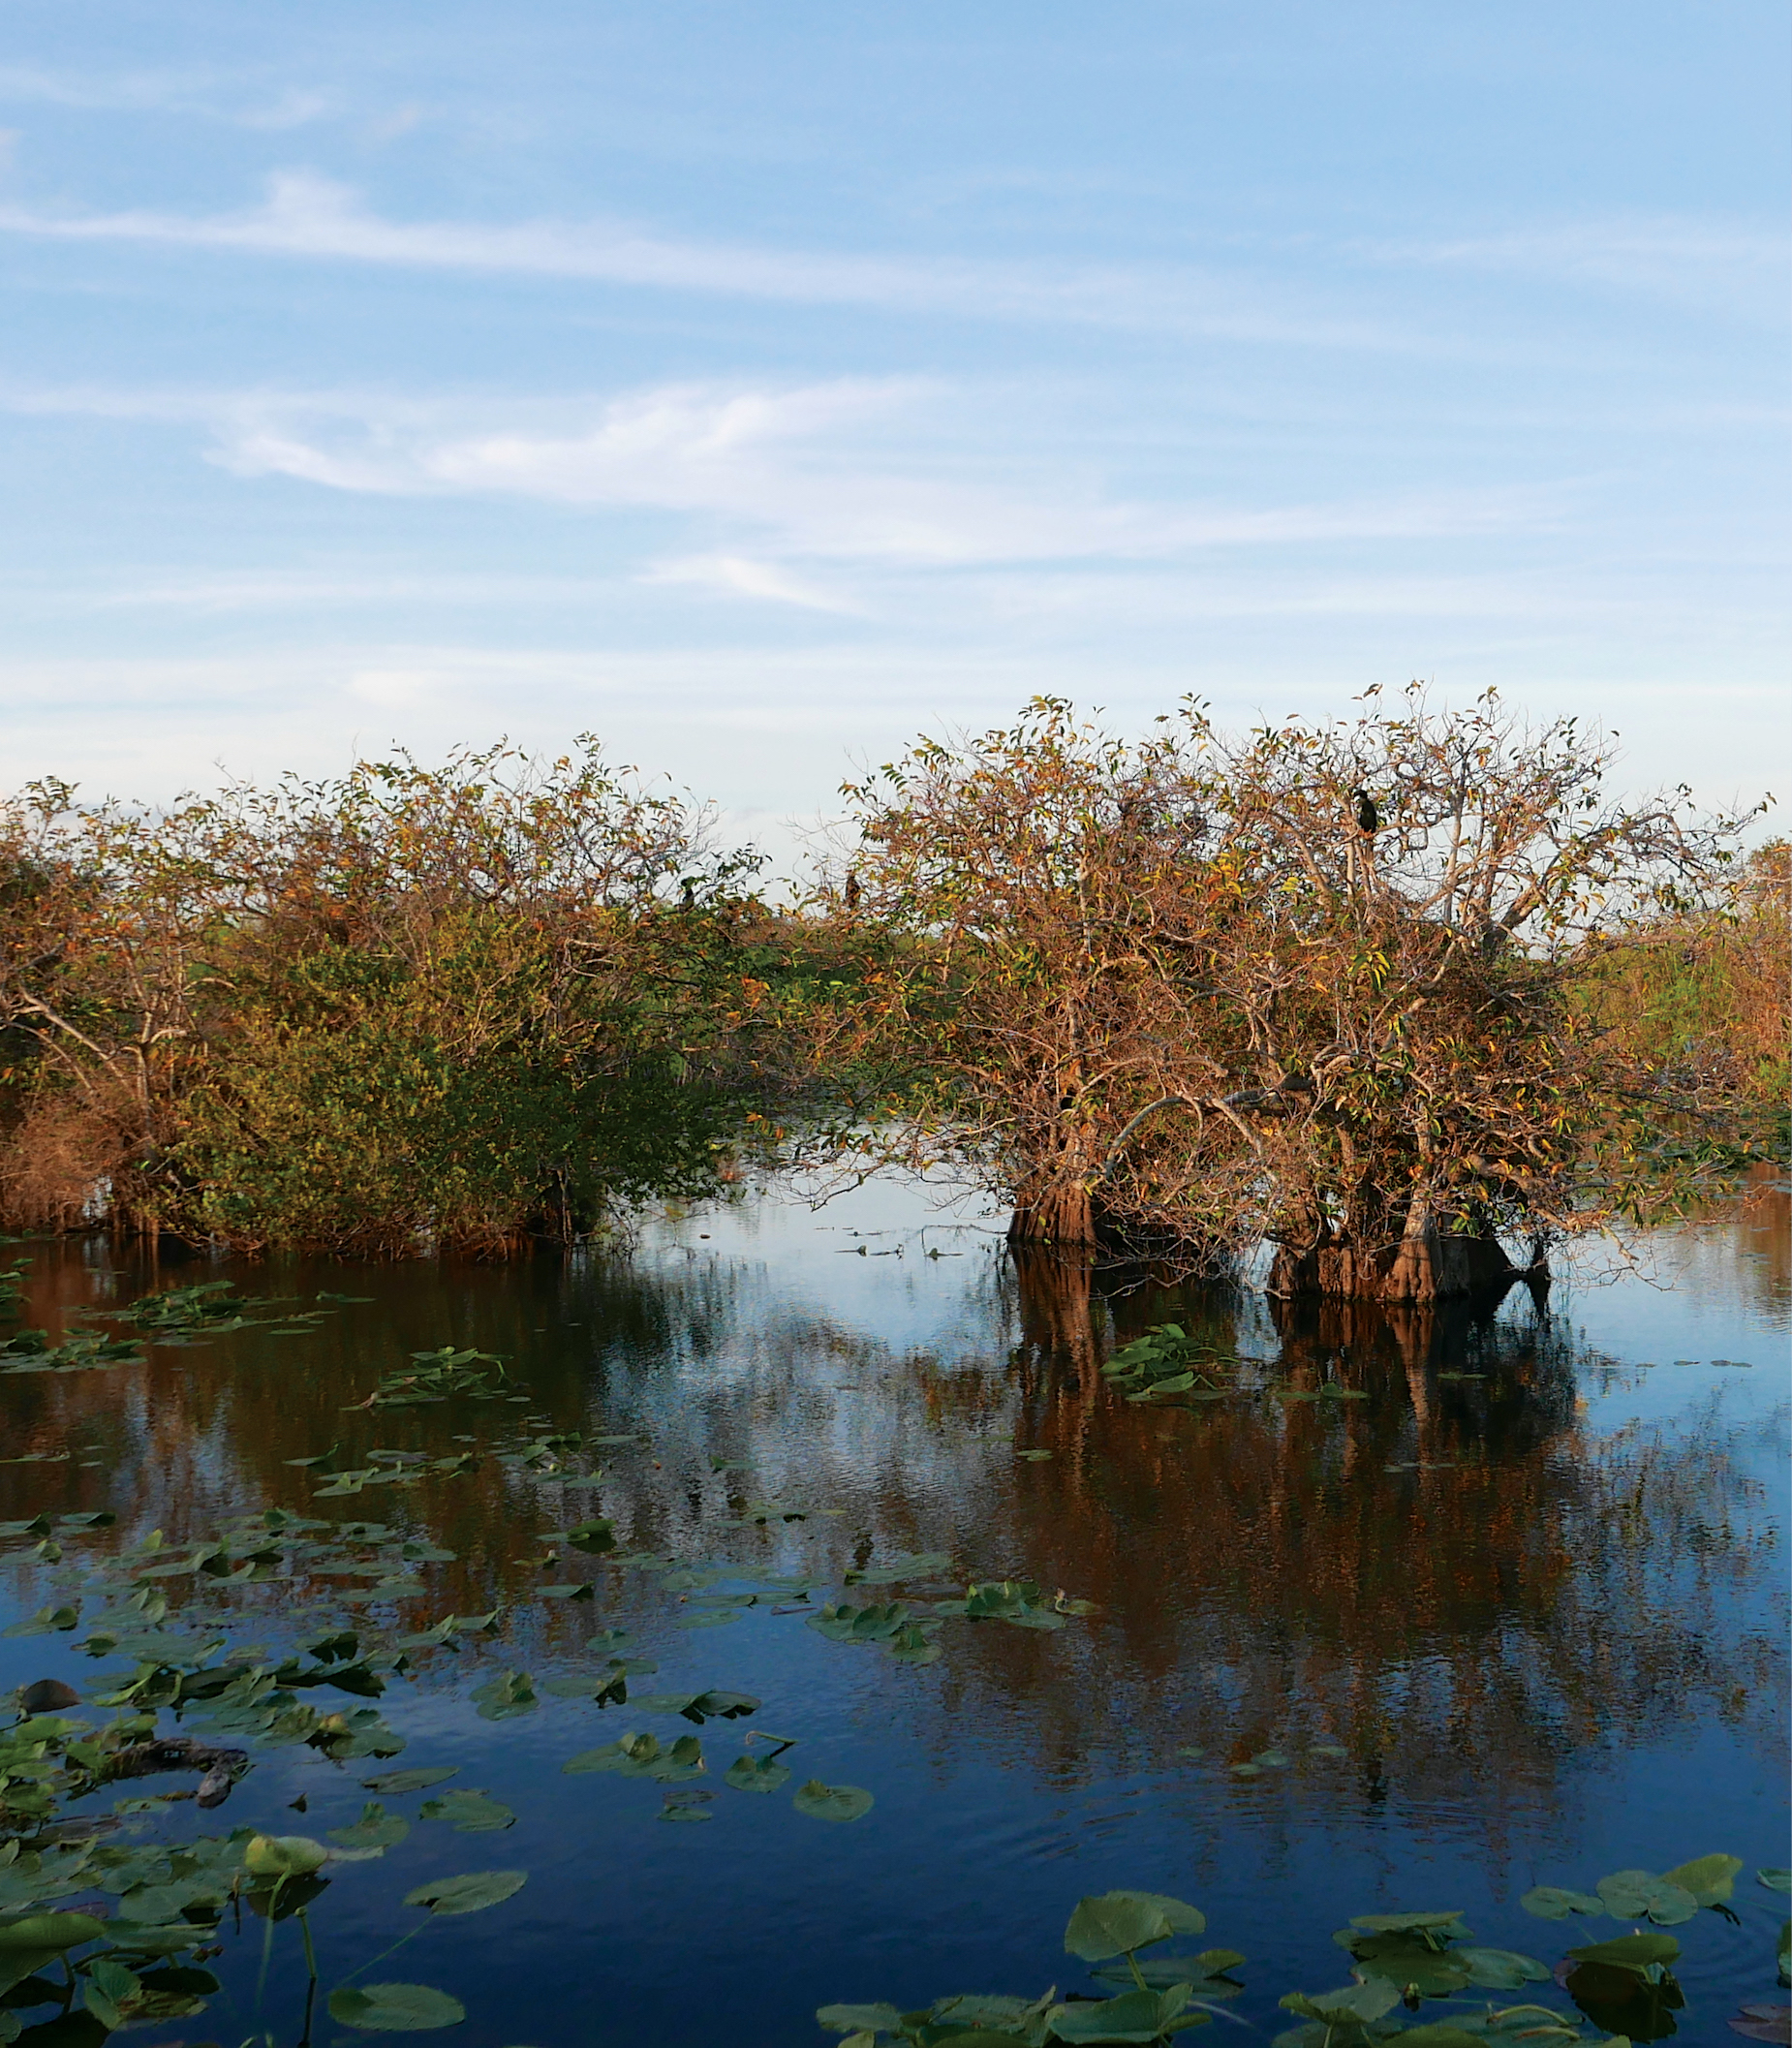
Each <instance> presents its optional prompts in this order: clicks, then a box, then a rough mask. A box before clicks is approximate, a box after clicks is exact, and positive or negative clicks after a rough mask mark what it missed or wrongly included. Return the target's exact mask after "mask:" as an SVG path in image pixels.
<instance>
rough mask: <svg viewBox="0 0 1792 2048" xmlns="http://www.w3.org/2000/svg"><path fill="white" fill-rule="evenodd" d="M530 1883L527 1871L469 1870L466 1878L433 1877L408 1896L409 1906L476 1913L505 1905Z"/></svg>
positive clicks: (452, 1912)
mask: <svg viewBox="0 0 1792 2048" xmlns="http://www.w3.org/2000/svg"><path fill="white" fill-rule="evenodd" d="M528 1881H529V1873H528V1872H527V1871H526V1870H482V1871H470V1872H468V1874H467V1875H466V1876H465V1877H432V1878H431V1879H430V1880H429V1882H428V1883H427V1884H419V1885H418V1886H417V1889H416V1890H415V1891H409V1892H406V1894H405V1904H406V1905H407V1906H426V1907H427V1908H429V1910H430V1911H431V1912H432V1913H443V1914H454V1913H477V1912H483V1911H484V1909H485V1908H486V1907H488V1906H502V1905H503V1904H504V1902H505V1900H507V1899H510V1898H514V1897H515V1895H516V1894H517V1893H518V1892H519V1891H521V1890H522V1888H523V1886H524V1885H525V1884H527V1883H528Z"/></svg>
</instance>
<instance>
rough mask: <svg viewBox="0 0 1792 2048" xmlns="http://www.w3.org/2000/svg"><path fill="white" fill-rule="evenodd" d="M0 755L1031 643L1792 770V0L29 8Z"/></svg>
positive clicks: (751, 688) (697, 765) (458, 717)
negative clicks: (1395, 692) (1413, 696)
mask: <svg viewBox="0 0 1792 2048" xmlns="http://www.w3.org/2000/svg"><path fill="white" fill-rule="evenodd" d="M0 22H3V23H4V27H5V33H4V35H0V131H3V133H0V278H3V280H4V303H5V309H6V310H5V317H4V320H3V321H0V437H3V441H4V453H3V458H0V478H3V479H4V488H3V490H0V729H3V736H4V761H5V767H4V770H3V771H0V785H4V786H9V787H16V786H17V785H18V784H19V783H21V782H22V781H24V780H25V779H26V778H28V777H31V776H37V775H43V774H56V775H60V776H63V777H67V778H69V779H70V780H73V781H76V782H77V783H79V784H80V785H81V786H82V787H83V789H84V790H85V791H88V792H89V793H92V794H99V793H101V792H102V791H105V792H111V793H116V794H119V795H124V796H131V797H138V798H142V799H147V800H152V801H161V800H165V799H167V798H168V797H170V796H171V795H173V794H174V793H175V792H176V791H178V790H180V789H181V788H184V787H207V786H212V785H215V784H216V783H217V782H218V781H219V780H220V779H221V778H222V777H223V776H225V775H237V776H247V777H252V778H265V777H271V776H273V775H275V774H277V773H279V772H280V771H281V770H283V769H289V768H290V769H294V770H297V771H299V772H301V773H304V774H307V775H323V774H328V773H333V772H337V771H339V770H340V769H342V768H343V767H345V766H346V765H347V764H348V763H349V761H350V760H353V759H354V758H355V756H356V755H357V754H362V755H374V756H382V755H384V754H386V753H387V752H388V751H389V750H390V749H391V748H392V747H393V746H394V745H403V746H408V747H409V748H411V749H412V750H413V751H414V752H416V753H417V755H418V756H419V757H421V758H424V759H427V760H436V759H440V758H441V756H442V755H443V754H444V753H445V752H446V751H447V750H448V748H450V747H452V746H454V745H456V744H483V743H485V742H488V741H491V740H493V739H496V738H497V737H499V736H500V735H508V736H510V738H511V739H513V740H515V741H517V742H519V743H521V744H523V745H525V746H527V747H530V748H538V749H543V750H547V751H549V752H553V751H558V750H560V749H563V748H564V747H566V746H567V745H568V744H569V743H570V742H571V741H572V739H573V737H574V735H576V734H578V733H580V732H586V731H591V732H595V733H597V734H598V735H600V736H601V738H602V740H603V742H604V744H605V747H606V750H607V751H608V752H609V754H610V755H611V756H612V758H613V759H615V760H620V761H628V762H634V763H638V764H639V765H640V766H641V767H642V768H644V769H647V770H650V771H654V772H656V773H658V772H662V771H663V772H665V773H667V774H669V775H670V776H671V777H672V778H673V780H674V781H675V782H676V783H677V784H679V785H681V786H685V787H689V788H690V789H692V790H694V791H696V792H697V793H698V794H700V795H702V796H705V797H709V798H713V799H715V800H716V801H717V802H718V803H719V804H720V805H721V806H722V807H723V810H724V813H725V816H726V820H727V822H728V826H729V829H730V830H731V831H734V832H736V833H738V834H740V835H748V836H753V837H755V838H757V839H758V840H759V841H760V842H761V843H763V844H766V845H768V846H769V847H771V848H772V849H773V850H774V852H779V853H782V852H783V851H785V850H786V849H787V848H788V847H789V846H791V845H792V844H794V843H795V842H794V841H793V840H792V837H791V835H792V834H793V833H797V834H800V828H801V825H802V823H803V822H805V821H810V820H813V819H815V818H817V817H819V816H822V815H825V814H827V813H828V812H829V811H830V810H832V809H833V808H834V807H835V792H836V791H837V787H838V785H839V783H840V782H841V781H842V779H843V778H844V777H846V776H848V775H850V774H853V773H855V772H857V771H858V770H860V769H861V768H863V767H864V766H866V765H868V764H875V763H877V762H880V761H882V760H887V759H889V758H890V757H891V756H892V755H893V754H894V753H896V752H897V751H898V750H899V749H901V748H902V747H903V745H904V744H905V743H906V742H907V741H908V740H909V739H910V738H911V736H912V735H913V734H915V733H917V732H919V731H923V730H924V731H929V732H941V731H947V730H950V729H955V728H973V729H974V728H981V727H985V726H989V725H993V724H998V723H1003V722H1005V721H1007V720H1009V719H1010V718H1011V717H1012V715H1013V714H1014V713H1015V712H1016V711H1017V710H1018V709H1019V707H1020V706H1021V705H1022V704H1023V703H1024V701H1025V700H1026V699H1027V698H1029V697H1030V696H1032V695H1034V694H1035V693H1039V692H1044V693H1050V694H1053V695H1059V696H1064V697H1067V698H1072V699H1073V700H1074V701H1076V702H1077V703H1079V704H1081V705H1084V706H1087V707H1089V708H1090V709H1091V710H1092V711H1093V710H1095V709H1097V707H1098V708H1099V709H1100V710H1101V711H1102V713H1103V714H1104V718H1105V722H1106V723H1107V724H1108V725H1110V726H1111V727H1113V728H1115V729H1119V730H1122V731H1143V730H1144V729H1146V728H1147V727H1148V726H1149V724H1150V722H1151V720H1152V718H1153V717H1154V716H1155V715H1156V714H1157V713H1159V711H1163V710H1167V709H1170V708H1172V707H1173V706H1174V705H1175V704H1176V702H1177V701H1178V700H1179V699H1180V698H1183V697H1184V696H1185V695H1192V696H1194V697H1197V698H1202V699H1204V700H1205V701H1207V702H1208V703H1210V704H1211V705H1212V707H1213V709H1214V711H1215V713H1216V715H1217V716H1218V717H1219V718H1220V721H1221V722H1222V723H1226V724H1229V725H1233V726H1237V727H1243V726H1247V725H1251V724H1254V723H1257V722H1260V721H1261V720H1264V719H1281V718H1282V717H1285V716H1288V715H1290V714H1298V715H1302V716H1308V717H1326V716H1332V715H1340V714H1344V713H1345V712H1348V711H1349V710H1350V709H1351V708H1352V707H1351V702H1350V700H1351V698H1353V697H1354V696H1356V695H1357V694H1358V693H1360V692H1362V691H1363V690H1365V689H1368V688H1369V687H1371V686H1372V685H1375V684H1381V685H1383V686H1385V687H1388V688H1397V687H1398V686H1400V685H1401V684H1404V683H1405V682H1406V681H1407V680H1408V679H1410V678H1415V677H1419V678H1425V679H1427V680H1428V681H1430V682H1431V683H1432V684H1433V685H1434V687H1435V690H1436V692H1437V696H1438V697H1439V698H1441V699H1443V700H1444V701H1446V702H1459V701H1466V700H1468V698H1472V697H1473V696H1475V695H1476V694H1478V693H1479V692H1481V691H1483V690H1485V689H1487V688H1489V687H1497V688H1498V690H1499V691H1500V692H1501V693H1502V695H1503V696H1504V698H1506V699H1507V701H1508V702H1509V703H1511V704H1512V705H1514V706H1515V707H1518V708H1520V709H1522V710H1524V711H1526V712H1529V713H1531V714H1534V715H1536V716H1538V717H1553V716H1556V715H1558V714H1565V713H1573V714H1575V715H1578V716H1579V717H1581V718H1582V719H1583V720H1584V721H1586V722H1588V723H1590V724H1603V725H1605V726H1608V727H1613V728H1616V729H1617V730H1618V731H1619V732H1620V734H1621V735H1622V746H1623V749H1624V759H1623V764H1622V780H1623V781H1624V782H1625V784H1626V786H1627V787H1631V788H1634V789H1637V790H1642V789H1647V788H1651V787H1653V786H1655V785H1658V784H1664V783H1678V782H1680V781H1683V780H1684V781H1686V782H1689V783H1691V784H1692V785H1693V787H1694V789H1695V790H1696V791H1697V792H1698V793H1699V794H1700V796H1702V797H1704V798H1706V799H1707V800H1709V801H1711V802H1713V803H1721V802H1727V801H1729V800H1731V799H1733V798H1736V797H1741V798H1743V799H1745V800H1752V799H1753V798H1755V797H1758V796H1759V795H1760V794H1761V793H1762V792H1763V791H1767V790H1775V789H1777V790H1778V791H1780V792H1781V793H1782V794H1784V795H1787V796H1792V774H1789V773H1788V766H1789V765H1792V738H1789V737H1788V735H1789V734H1792V717H1788V716H1787V710H1788V705H1787V691H1786V682H1787V677H1788V673H1789V664H1788V653H1789V651H1792V649H1789V642H1792V632H1789V630H1788V602H1787V598H1788V592H1787V575H1786V565H1787V561H1788V542H1789V540H1792V533H1789V531H1788V529H1789V526H1792V521H1789V520H1788V510H1789V500H1792V462H1788V454H1789V452H1792V449H1789V446H1788V444H1789V442H1792V435H1789V433H1788V426H1789V424H1792V404H1789V394H1788V388H1787V366H1788V360H1789V357H1788V350H1787V340H1788V334H1787V329H1788V326H1789V324H1792V294H1789V293H1788V289H1787V288H1788V283H1789V282H1792V236H1789V234H1788V215H1787V197H1788V191H1789V189H1792V176H1789V172H1792V136H1789V130H1792V114H1789V106H1792V96H1789V95H1788V90H1787V80H1788V76H1789V75H1792V74H1789V60H1792V14H1789V13H1788V11H1787V9H1786V8H1785V6H1784V4H1783V0H1720V4H1717V5H1710V6H1693V5H1691V4H1689V0H1680V4H1674V5H1668V4H1659V0H1577V4H1576V5H1574V6H1572V7H1565V8H1564V7H1562V6H1561V5H1560V0H1550V4H1547V5H1546V4H1537V0H1451V4H1450V5H1449V6H1447V7H1442V6H1437V5H1435V4H1418V0H1410V4H1384V0H1351V4H1350V5H1348V6H1346V7H1340V6H1339V5H1337V0H1322V4H1306V0H1224V4H1221V0H1175V4H1155V0H1129V4H1122V5H1111V6H1108V7H1103V8H1096V7H1092V6H1089V5H1086V4H1085V5H1076V6H1071V5H1066V4H1062V0H1026V4H1024V5H1022V4H1018V0H979V4H978V5H975V6H973V7H966V6H965V5H963V4H962V0H957V4H953V5H943V4H938V0H909V4H906V5H902V6H896V7H891V6H887V5H886V6H882V7H877V8H874V7H871V6H867V5H864V4H860V0H826V4H820V0H779V4H778V5H776V6H744V5H738V4H737V5H734V6H726V7H725V6H708V5H694V4H688V0H652V4H651V5H648V4H641V5H606V4H603V0H576V4H573V0H567V4H561V0H516V4H513V5H511V6H510V7H506V8H502V9H499V8H494V7H491V6H490V5H488V4H486V5H479V6H473V5H469V4H466V0H429V4H427V5H423V4H420V0H381V4H380V5H379V6H377V7H369V6H367V5H366V4H365V0H358V4H355V5H346V4H342V0H306V4H305V5H303V6H299V5H293V4H284V0H263V4H262V5H259V6H256V7H252V8H245V7H243V6H241V5H239V4H231V5H225V4H222V0H212V4H201V0H155V4H154V5H153V6H150V5H136V4H124V0H112V4H92V0H6V5H5V7H4V11H3V12H0Z"/></svg>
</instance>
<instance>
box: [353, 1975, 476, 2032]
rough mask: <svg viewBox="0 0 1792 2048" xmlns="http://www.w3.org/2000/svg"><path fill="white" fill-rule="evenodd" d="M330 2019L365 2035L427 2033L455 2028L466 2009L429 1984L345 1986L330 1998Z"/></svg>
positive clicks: (465, 2014) (456, 2000) (464, 2015)
mask: <svg viewBox="0 0 1792 2048" xmlns="http://www.w3.org/2000/svg"><path fill="white" fill-rule="evenodd" d="M329 2016H330V2018H331V2019H332V2020H335V2021H337V2022H339V2023H340V2024H341V2025H342V2026H344V2027H355V2028H359V2029H360V2030H361V2031H362V2032H365V2033H428V2032H431V2031H432V2030H434V2029H435V2028H438V2027H458V2026H459V2025H460V2023H461V2021H462V2020H464V2019H465V2018H466V2017H467V2008H466V2007H465V2006H464V2005H463V2004H462V2003H461V2002H460V2001H459V2000H458V1999H454V1998H450V1997H449V1996H448V1993H447V1992H446V1991H436V1990H434V1989H433V1988H432V1987H431V1986H430V1985H428V1984H344V1985H342V1986H340V1987H339V1988H338V1989H337V1990H335V1991H332V1992H331V1993H330V1995H329Z"/></svg>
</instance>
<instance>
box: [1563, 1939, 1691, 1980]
mask: <svg viewBox="0 0 1792 2048" xmlns="http://www.w3.org/2000/svg"><path fill="white" fill-rule="evenodd" d="M1568 1955H1569V1958H1570V1959H1571V1960H1572V1961H1573V1962H1576V1963H1596V1964H1598V1965H1600V1966H1601V1967H1603V1968H1604V1969H1607V1970H1633V1971H1635V1972H1636V1973H1637V1974H1638V1975H1641V1974H1642V1973H1643V1972H1644V1971H1645V1970H1653V1969H1655V1968H1656V1967H1657V1966H1661V1965H1666V1964H1669V1963H1672V1962H1674V1961H1676V1960H1677V1959H1678V1957H1679V1955H1680V1943H1679V1942H1678V1941H1677V1940H1675V1939H1674V1937H1673V1936H1672V1935H1642V1934H1638V1935H1620V1936H1619V1937H1618V1938H1617V1939H1616V1940H1612V1941H1593V1942H1590V1943H1589V1944H1588V1945H1587V1946H1586V1947H1585V1948H1571V1949H1569V1951H1568Z"/></svg>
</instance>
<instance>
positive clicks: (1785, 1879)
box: [1754, 1870, 1792, 1892]
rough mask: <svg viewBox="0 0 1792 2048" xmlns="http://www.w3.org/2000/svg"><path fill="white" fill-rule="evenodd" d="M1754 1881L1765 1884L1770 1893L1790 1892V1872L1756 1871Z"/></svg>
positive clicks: (1791, 1871)
mask: <svg viewBox="0 0 1792 2048" xmlns="http://www.w3.org/2000/svg"><path fill="white" fill-rule="evenodd" d="M1754 1881H1755V1882H1756V1883H1757V1884H1765V1885H1766V1886H1767V1888H1768V1890H1769V1891H1770V1892H1792V1870H1758V1871H1756V1872H1755V1874H1754Z"/></svg>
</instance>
